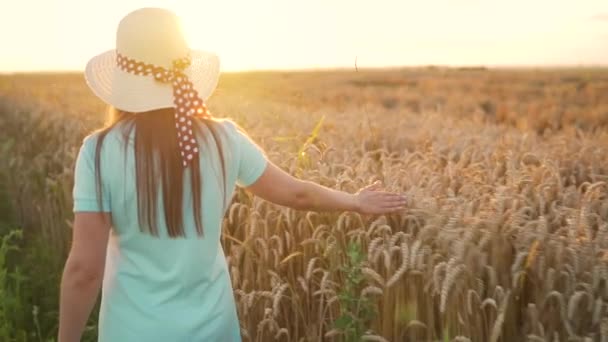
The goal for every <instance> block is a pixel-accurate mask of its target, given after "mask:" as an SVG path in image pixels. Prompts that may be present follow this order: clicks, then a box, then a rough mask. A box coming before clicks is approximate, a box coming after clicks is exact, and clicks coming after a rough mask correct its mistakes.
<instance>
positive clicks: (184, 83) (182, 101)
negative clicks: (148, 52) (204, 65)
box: [116, 54, 211, 167]
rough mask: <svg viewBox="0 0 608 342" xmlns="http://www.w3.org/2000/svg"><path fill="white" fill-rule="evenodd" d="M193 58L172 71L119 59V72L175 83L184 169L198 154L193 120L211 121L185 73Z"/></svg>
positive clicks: (177, 65) (121, 57) (180, 63)
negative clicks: (150, 76) (201, 118)
mask: <svg viewBox="0 0 608 342" xmlns="http://www.w3.org/2000/svg"><path fill="white" fill-rule="evenodd" d="M190 63H191V59H190V56H188V57H185V58H181V59H177V60H175V61H173V67H172V68H171V70H167V69H165V68H163V67H159V66H155V65H152V64H146V63H144V62H140V61H136V60H133V59H130V58H128V57H125V56H123V55H121V54H117V55H116V64H117V65H118V68H120V69H121V70H123V71H126V72H128V73H131V74H135V75H142V76H149V75H152V76H154V79H155V80H157V81H159V82H162V83H171V85H172V86H173V103H174V104H175V128H176V129H177V140H178V143H179V149H180V153H181V157H182V161H183V164H184V167H187V166H188V164H189V163H190V162H191V161H192V160H193V159H194V157H195V156H196V155H197V154H198V152H199V149H198V144H197V142H196V137H195V136H194V133H193V132H192V117H195V116H196V117H203V118H208V117H211V114H210V113H209V111H208V110H207V107H206V106H205V103H204V102H203V100H202V99H201V98H200V96H199V95H198V92H197V91H196V90H195V89H194V86H193V85H192V82H190V80H189V79H188V76H187V75H186V74H185V73H184V69H186V68H187V67H188V66H190Z"/></svg>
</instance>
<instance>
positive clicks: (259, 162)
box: [235, 128, 267, 187]
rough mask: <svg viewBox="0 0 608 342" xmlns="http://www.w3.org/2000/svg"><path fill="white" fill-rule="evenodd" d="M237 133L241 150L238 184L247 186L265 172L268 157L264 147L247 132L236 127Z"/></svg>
mask: <svg viewBox="0 0 608 342" xmlns="http://www.w3.org/2000/svg"><path fill="white" fill-rule="evenodd" d="M235 134H236V141H237V148H238V150H239V154H238V155H239V161H238V165H239V168H238V175H237V184H238V185H239V186H241V187H247V186H250V185H251V184H253V183H254V182H255V181H256V180H258V178H260V176H261V175H262V173H264V170H266V164H267V159H266V156H265V154H264V152H263V151H262V149H261V148H260V147H259V146H258V145H257V144H256V143H255V142H253V141H252V140H251V138H249V137H248V136H247V134H246V133H245V132H243V131H242V130H240V129H239V128H236V129H235Z"/></svg>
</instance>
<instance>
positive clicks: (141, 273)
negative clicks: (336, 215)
mask: <svg viewBox="0 0 608 342" xmlns="http://www.w3.org/2000/svg"><path fill="white" fill-rule="evenodd" d="M218 76H219V62H218V59H217V57H215V55H213V54H210V53H206V52H201V51H194V50H190V49H189V48H188V46H187V45H186V43H185V40H184V38H183V35H182V32H181V30H180V26H179V20H178V18H177V17H176V16H175V15H174V14H173V13H171V12H169V11H167V10H162V9H140V10H137V11H135V12H132V13H130V14H129V15H127V16H126V17H125V18H124V19H123V20H122V21H121V22H120V24H119V27H118V32H117V40H116V50H112V51H108V52H106V53H103V54H101V55H99V56H97V57H94V58H93V59H92V60H91V61H90V62H89V63H88V65H87V68H86V71H85V77H86V80H87V84H88V85H89V86H90V88H91V89H92V91H93V92H94V93H95V94H96V95H97V96H98V97H99V98H101V99H102V100H103V101H104V102H106V103H107V104H108V105H109V106H110V107H111V108H114V109H113V114H114V115H113V119H112V123H111V124H110V125H109V126H107V127H106V128H104V129H102V130H100V131H98V132H96V133H94V134H92V135H90V136H88V137H87V138H85V140H84V142H83V145H82V147H81V149H80V152H79V154H78V159H77V162H76V169H75V184H74V212H75V217H74V228H73V242H72V248H71V251H70V255H69V257H68V260H67V262H66V265H65V270H64V273H63V278H62V282H61V303H60V324H59V341H60V342H72V341H78V340H79V339H80V338H81V334H82V332H83V329H84V327H85V324H86V321H87V319H88V317H89V314H90V312H91V310H92V307H93V305H94V303H95V300H96V298H97V296H98V294H99V290H100V288H101V287H103V291H102V303H101V309H100V310H101V311H100V319H99V340H100V341H112V342H115V341H240V334H239V324H238V319H237V313H236V307H235V303H234V298H233V292H232V286H231V283H230V277H229V273H228V270H227V267H226V261H225V257H224V252H223V250H222V247H221V244H220V227H221V221H222V217H223V215H224V213H225V210H226V208H227V206H228V204H229V202H230V199H231V197H232V195H233V192H234V189H235V185H238V186H241V187H244V188H245V189H247V190H248V191H250V192H251V193H253V194H254V195H256V196H259V197H261V198H264V199H266V200H268V201H271V202H273V203H276V204H279V205H283V206H289V207H291V208H295V209H302V210H319V211H320V210H326V211H329V210H352V211H357V212H360V213H364V214H383V213H389V212H393V211H396V210H400V209H402V208H403V207H404V205H405V199H404V198H403V197H402V196H400V195H396V194H391V193H387V192H381V191H379V190H377V188H378V185H377V184H376V185H373V186H371V187H367V188H365V189H362V190H361V191H359V192H358V193H356V194H348V193H344V192H341V191H336V190H331V189H328V188H325V187H322V186H320V185H317V184H314V183H311V182H306V181H301V180H298V179H295V178H293V177H292V176H290V175H289V174H287V173H285V172H283V171H282V170H281V169H279V168H278V167H276V166H275V165H273V164H272V163H271V162H269V161H268V160H267V159H266V158H265V156H264V154H263V152H262V151H261V149H260V148H259V147H258V146H257V145H256V144H254V143H253V142H252V141H251V140H250V139H249V138H248V137H247V136H246V134H245V133H244V132H243V131H242V130H240V129H239V128H238V127H237V126H236V125H235V124H234V123H232V122H231V121H228V120H216V119H213V118H211V116H210V114H209V112H208V111H207V109H206V107H205V104H204V101H205V100H206V99H207V98H208V97H209V96H210V95H211V93H212V91H213V90H214V88H215V86H216V84H217V80H218Z"/></svg>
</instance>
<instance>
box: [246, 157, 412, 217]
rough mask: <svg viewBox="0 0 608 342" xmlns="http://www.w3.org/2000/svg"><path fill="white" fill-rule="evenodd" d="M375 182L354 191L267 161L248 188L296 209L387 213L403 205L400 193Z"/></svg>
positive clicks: (397, 209)
mask: <svg viewBox="0 0 608 342" xmlns="http://www.w3.org/2000/svg"><path fill="white" fill-rule="evenodd" d="M379 189H380V184H379V183H374V184H372V185H370V186H368V187H366V188H363V189H361V190H360V191H359V192H357V193H355V194H350V193H347V192H344V191H339V190H334V189H330V188H327V187H324V186H322V185H319V184H316V183H314V182H309V181H303V180H300V179H297V178H295V177H293V176H291V175H290V174H288V173H287V172H285V171H283V170H281V169H280V168H279V167H277V166H276V165H274V164H272V163H271V162H270V161H268V165H267V166H266V169H265V170H264V173H262V175H261V176H260V178H258V179H257V180H256V181H255V182H254V183H253V184H251V185H250V186H248V187H247V190H248V191H250V192H251V193H253V194H254V195H256V196H259V197H261V198H263V199H265V200H267V201H270V202H272V203H275V204H279V205H283V206H286V207H291V208H294V209H299V210H312V211H356V212H359V213H361V214H387V213H391V212H396V211H399V210H402V209H404V208H405V206H406V204H407V202H406V199H405V197H404V196H403V195H399V194H395V193H391V192H386V191H381V190H379Z"/></svg>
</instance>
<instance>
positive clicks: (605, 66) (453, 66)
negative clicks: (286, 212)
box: [0, 63, 608, 75]
mask: <svg viewBox="0 0 608 342" xmlns="http://www.w3.org/2000/svg"><path fill="white" fill-rule="evenodd" d="M432 68H437V69H488V70H491V69H495V70H500V69H546V70H550V69H608V63H605V64H593V63H589V64H585V63H579V64H577V63H572V64H570V63H566V64H462V65H459V64H432V63H431V64H410V65H386V66H358V65H353V66H352V67H345V66H327V67H302V68H259V69H258V68H253V69H234V70H226V71H221V73H222V74H232V73H252V72H323V71H324V72H328V71H358V70H400V69H432ZM83 72H84V69H55V70H50V69H40V70H35V69H33V70H0V75H16V74H17V75H24V74H82V73H83Z"/></svg>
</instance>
